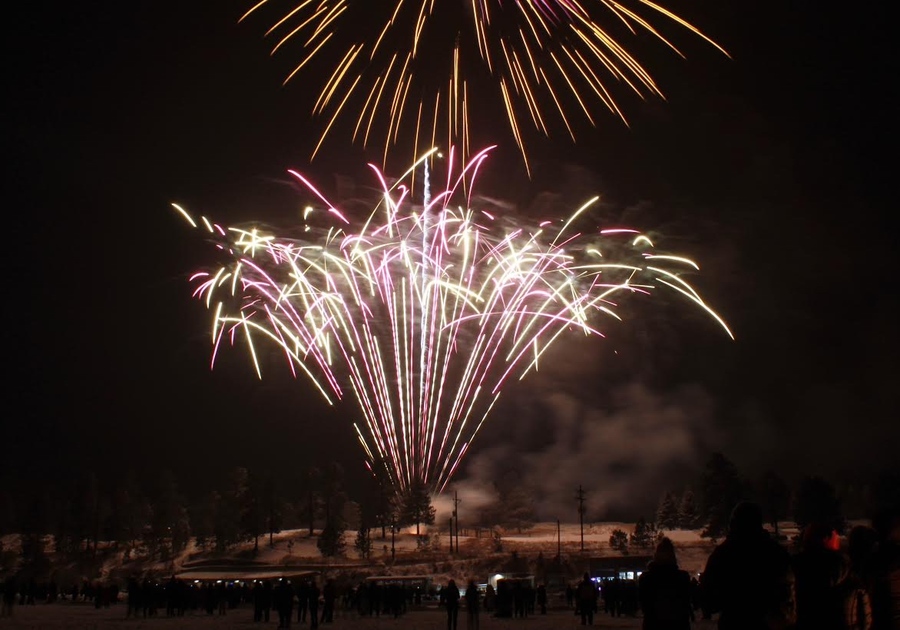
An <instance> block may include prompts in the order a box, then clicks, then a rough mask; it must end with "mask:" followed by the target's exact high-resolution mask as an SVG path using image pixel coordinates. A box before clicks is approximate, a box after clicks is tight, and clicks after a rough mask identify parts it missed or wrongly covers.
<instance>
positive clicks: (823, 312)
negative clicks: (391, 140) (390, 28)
mask: <svg viewBox="0 0 900 630" xmlns="http://www.w3.org/2000/svg"><path fill="white" fill-rule="evenodd" d="M668 6H672V7H673V8H675V9H677V10H678V11H679V12H680V13H682V14H683V15H685V16H687V17H688V18H689V19H691V20H692V21H693V22H694V23H696V24H698V25H700V26H701V27H702V28H703V29H704V30H705V31H706V32H707V33H709V34H710V35H711V36H713V37H714V38H715V39H716V40H717V41H719V42H720V43H722V44H723V45H724V46H725V47H726V48H727V49H728V50H729V52H730V53H731V54H732V59H727V58H725V57H724V56H722V55H719V54H718V53H717V52H715V51H714V50H713V49H711V48H709V47H706V46H704V45H702V43H700V42H698V41H694V40H692V39H691V38H690V37H689V36H687V35H686V34H683V35H682V36H681V37H680V38H679V43H680V44H683V45H684V49H685V50H686V52H687V53H688V59H687V60H686V61H685V60H681V59H679V58H677V57H675V56H674V55H670V54H664V53H662V51H660V50H659V48H658V47H648V48H647V50H646V56H645V57H644V58H645V59H647V63H648V65H650V66H652V67H653V68H654V69H655V74H656V76H657V79H658V80H659V83H660V85H661V87H662V89H663V90H664V91H665V92H666V95H667V97H668V100H667V101H665V102H663V101H648V102H646V103H641V102H635V101H629V100H628V99H625V101H624V103H625V105H626V108H627V109H626V112H627V114H628V115H629V121H630V123H631V124H630V127H625V126H624V125H622V124H621V123H619V122H617V121H616V120H614V119H612V118H611V117H608V116H604V115H601V116H599V117H598V120H599V121H600V123H599V125H598V127H597V129H584V130H581V131H580V133H579V141H578V143H577V144H576V145H575V146H573V145H571V143H569V142H568V141H567V140H564V139H560V140H553V141H552V142H550V141H536V143H535V147H536V148H535V154H536V156H537V157H536V158H535V160H534V177H533V178H532V179H531V180H529V179H527V178H526V177H525V176H524V174H522V173H521V171H522V169H521V165H520V164H519V162H518V160H517V157H516V151H515V150H514V146H513V144H512V140H511V138H509V137H508V136H507V135H506V134H503V135H501V136H500V137H497V138H485V139H483V141H482V142H481V143H482V144H487V143H493V142H498V143H499V144H500V148H499V149H498V151H497V155H496V156H495V158H493V159H492V164H493V166H492V167H491V168H492V169H494V172H495V174H494V175H493V176H490V175H489V176H488V177H487V179H486V181H487V184H486V186H487V187H488V188H489V190H483V191H482V192H483V193H485V194H490V195H491V196H495V197H506V198H513V199H514V200H515V201H517V202H518V203H521V204H527V203H528V199H529V198H535V197H536V195H537V194H538V193H541V192H547V191H549V192H553V193H556V194H558V195H561V196H563V197H564V198H566V199H569V198H572V200H573V202H577V201H580V200H581V199H576V197H579V196H581V194H582V193H584V195H583V196H582V198H583V197H586V196H588V195H589V194H593V193H600V194H602V195H603V198H604V201H605V206H604V207H605V208H607V209H608V211H609V212H612V213H617V214H616V216H620V217H623V218H627V219H629V220H630V222H631V223H632V224H637V225H636V227H639V228H642V229H646V230H657V231H659V232H660V233H663V234H664V235H665V237H667V238H669V239H670V240H669V242H671V243H673V244H674V245H676V246H677V248H678V249H681V250H682V251H687V252H689V253H691V254H692V255H693V256H694V257H695V258H696V259H697V260H699V261H700V262H701V263H703V262H704V261H707V263H706V264H705V265H702V266H703V274H702V276H701V277H700V279H699V281H698V282H699V284H700V286H701V287H702V289H703V291H704V294H705V295H706V296H707V298H708V300H709V301H710V303H712V304H714V305H715V306H716V307H717V309H718V310H719V311H720V312H721V313H722V314H723V315H724V316H725V317H726V318H727V319H728V321H729V323H730V324H731V325H732V327H733V329H734V330H735V332H736V335H737V341H735V342H731V341H727V340H725V339H723V338H722V335H721V334H720V332H719V331H718V330H716V329H715V328H714V327H713V326H711V325H709V324H708V323H707V322H703V323H699V322H698V321H695V319H696V318H693V319H692V318H690V317H684V318H682V315H683V311H684V310H687V309H682V310H679V309H665V310H664V316H656V317H650V318H648V320H647V321H642V322H639V324H638V325H637V326H636V330H634V331H633V332H631V333H629V335H626V336H623V337H622V339H620V340H619V341H620V342H621V344H622V345H620V346H617V349H618V350H623V352H620V355H616V356H621V355H625V356H626V358H625V359H621V360H620V361H619V363H615V360H613V359H612V358H611V357H612V355H611V353H610V351H609V350H608V349H607V348H606V347H605V346H603V345H602V344H597V345H588V348H587V349H584V348H583V347H581V346H579V347H578V348H569V347H564V348H563V349H562V351H561V352H560V353H559V356H557V357H556V358H555V359H554V358H553V357H551V359H550V367H551V369H550V370H549V375H546V374H548V371H547V370H545V371H544V372H542V376H541V377H540V378H539V379H537V380H536V381H535V382H534V383H533V384H532V385H533V386H531V387H528V388H518V389H516V388H514V389H513V390H511V391H510V393H509V396H507V397H506V398H505V399H504V404H503V405H501V407H500V408H499V409H498V411H497V414H496V417H495V418H493V419H492V421H491V422H490V423H489V425H490V426H488V427H487V429H486V431H485V434H484V436H483V437H484V439H483V443H482V444H481V445H480V450H479V449H476V451H477V452H476V453H475V454H474V456H473V457H472V467H471V469H470V470H469V471H468V472H469V475H470V477H471V478H472V479H475V480H476V481H477V480H478V479H486V478H490V477H491V476H492V475H495V474H496V473H495V472H491V465H492V462H494V463H496V462H499V461H508V460H510V458H513V459H514V458H516V457H519V458H520V459H522V460H523V461H524V463H523V464H522V466H529V463H528V462H529V461H531V462H532V463H531V464H530V465H531V466H532V467H533V469H534V470H537V471H541V470H552V469H553V467H554V466H557V465H559V462H560V461H561V460H564V459H566V458H568V459H569V461H570V462H583V463H584V462H591V461H593V462H596V461H597V460H598V459H602V460H603V462H604V463H602V464H600V465H597V466H596V468H595V469H594V470H595V473H596V475H597V479H607V480H611V481H613V482H615V483H617V484H620V486H621V485H622V484H623V483H624V484H625V485H627V483H625V482H627V481H628V480H640V481H639V482H637V481H636V482H635V483H646V484H649V485H650V486H652V485H653V484H654V483H656V482H660V483H662V482H661V481H660V480H661V479H664V478H665V475H667V474H669V473H670V472H671V471H673V470H683V469H684V468H685V467H688V468H689V467H690V464H691V462H695V463H696V461H702V458H703V455H704V453H706V452H708V451H709V450H710V449H716V448H721V449H724V450H725V452H726V453H727V454H728V455H729V456H730V457H732V458H733V459H734V460H735V461H736V462H738V464H739V465H740V466H741V467H742V469H744V470H746V471H747V472H748V474H753V473H755V472H757V471H761V470H763V469H765V468H767V467H770V466H771V467H776V468H779V469H780V470H783V471H784V472H785V473H786V474H789V475H798V474H806V473H810V472H818V473H822V474H828V475H837V476H842V477H854V476H864V475H866V474H869V473H871V472H874V471H877V470H879V469H881V468H884V467H886V466H888V465H890V463H891V460H892V458H891V455H892V449H896V448H897V447H898V446H900V439H898V438H900V429H898V423H897V419H898V417H900V413H898V411H900V409H898V396H897V387H896V383H897V380H898V378H897V377H898V370H897V367H896V365H897V363H896V356H897V351H898V349H900V348H898V341H897V332H896V312H897V306H898V293H897V276H896V274H895V273H894V257H895V256H896V252H897V239H896V233H895V232H894V231H893V230H892V227H893V226H892V223H893V222H891V221H889V220H888V217H889V216H890V214H891V213H892V212H893V211H894V207H895V205H896V201H895V199H894V198H893V196H891V195H889V187H890V188H893V186H890V185H889V182H890V179H889V178H890V177H893V176H894V172H893V169H891V168H890V165H891V164H892V163H894V162H895V160H894V159H892V157H891V156H892V155H893V154H894V153H895V152H896V144H897V143H896V141H897V137H896V134H895V133H894V120H893V114H895V110H896V100H895V98H894V96H893V86H892V83H893V82H892V77H893V74H894V72H895V71H894V70H893V68H894V66H895V64H896V54H895V52H894V48H893V47H891V48H889V47H888V24H890V23H891V22H890V21H889V20H888V18H887V15H886V14H883V15H879V14H878V12H879V11H886V6H885V7H881V6H880V5H877V4H876V5H870V6H867V7H866V10H865V11H862V10H856V9H853V8H848V7H846V6H844V7H840V6H837V5H835V4H834V3H821V2H815V3H814V2H811V1H809V0H798V1H795V2H790V3H783V2H776V1H775V0H763V1H762V2H755V3H747V2H743V3H741V2H712V1H708V2H700V1H699V0H681V1H680V2H678V3H676V4H671V5H668ZM245 8H246V6H245V5H244V4H243V3H241V2H237V1H233V0H227V1H225V2H202V1H196V0H195V1H194V2H174V1H172V0H161V1H157V2H144V3H141V2H137V3H135V2H112V1H110V0H101V1H99V2H92V3H62V2H56V1H51V2H27V3H19V5H18V6H17V8H16V9H14V13H13V16H12V17H8V18H7V19H6V20H5V23H6V34H7V40H8V42H9V44H8V48H7V49H8V53H7V61H8V66H9V67H8V69H7V73H6V85H7V89H6V92H5V93H6V94H7V97H6V98H5V107H4V111H5V114H4V116H3V121H4V124H5V125H6V127H7V131H6V133H5V134H4V136H5V138H6V140H5V142H4V147H5V148H6V151H7V155H8V157H7V160H6V161H5V162H6V167H5V169H4V176H5V180H6V185H5V187H4V188H5V194H4V199H5V203H4V207H5V213H6V217H7V221H8V224H7V231H6V233H7V251H8V252H9V257H8V262H7V265H6V269H7V274H6V282H5V294H6V309H5V312H6V317H7V321H8V323H7V325H6V326H5V327H4V331H5V335H6V337H7V339H6V344H5V347H6V348H7V352H6V356H7V361H6V366H7V369H6V370H5V372H6V377H5V378H6V381H7V387H6V388H5V389H6V391H7V392H8V396H7V409H8V411H7V413H5V414H3V420H0V427H2V443H3V450H4V457H3V464H2V466H3V467H4V468H7V469H8V470H13V471H16V474H30V475H37V476H39V477H42V478H43V477H50V476H57V475H60V474H68V473H69V472H70V471H73V470H74V471H78V470H84V469H97V470H107V469H109V470H116V471H120V470H124V469H126V468H129V467H132V468H137V469H155V468H158V467H161V466H167V467H171V468H174V469H175V470H176V472H178V473H179V475H180V476H181V477H183V478H185V479H186V481H185V483H189V484H192V487H194V488H195V489H203V488H204V487H205V486H208V485H209V484H210V483H212V482H213V480H214V479H215V478H216V476H217V475H219V474H221V472H222V471H223V470H226V469H228V468H231V467H233V466H235V465H238V464H249V465H251V466H271V467H272V468H273V469H274V470H276V471H279V472H285V471H290V470H293V469H296V468H297V467H302V466H305V465H306V463H307V462H309V461H315V462H318V463H323V462H327V461H330V460H332V459H334V460H338V461H343V462H345V463H346V466H347V468H348V469H350V470H353V471H357V472H358V471H359V470H360V467H359V463H360V461H361V454H360V451H359V449H358V447H357V445H356V443H355V441H353V440H352V435H351V433H350V431H349V423H348V422H345V420H346V415H347V414H349V413H352V412H353V409H352V407H351V406H349V405H350V403H347V405H348V406H347V407H345V408H344V409H343V413H342V410H341V409H340V408H339V409H329V408H327V407H326V406H325V405H324V404H323V403H321V402H320V401H319V400H318V399H316V398H315V397H313V396H312V395H311V394H310V392H309V387H308V386H307V385H306V384H304V383H302V382H299V383H295V382H291V380H290V379H289V378H288V377H287V376H286V375H284V374H280V373H279V372H278V371H277V370H276V371H270V373H269V374H268V375H267V377H266V379H265V380H264V381H263V382H258V381H257V380H256V379H255V377H254V376H253V374H252V373H251V371H250V368H249V365H247V364H246V361H245V360H244V355H243V352H232V353H230V355H229V356H226V357H225V359H224V360H223V362H222V364H221V365H220V366H219V367H218V368H217V370H216V371H214V372H210V371H209V369H208V361H209V352H210V347H209V344H208V341H207V339H208V337H207V336H206V330H207V320H208V316H207V314H206V312H205V310H204V309H203V307H202V306H201V305H200V304H199V303H197V302H195V301H192V300H191V299H190V295H189V285H188V284H187V282H186V276H187V274H188V273H189V272H191V271H193V270H195V269H196V268H197V267H199V266H202V265H203V264H205V263H207V262H208V258H206V255H207V254H208V250H207V249H206V248H205V247H203V246H202V244H201V243H199V242H198V241H197V240H196V237H195V235H194V234H192V233H191V232H190V231H189V230H187V229H186V228H185V225H184V224H183V223H182V222H181V221H180V220H179V219H178V218H177V217H176V216H175V215H174V214H173V213H172V212H171V211H170V208H169V202H171V201H177V202H179V203H182V204H183V205H185V206H187V207H189V208H191V209H192V210H193V211H194V212H195V213H197V214H200V213H204V214H209V215H211V216H214V217H216V218H218V219H220V220H222V221H224V222H228V221H247V220H254V219H264V220H267V221H270V222H273V223H278V222H279V221H282V222H285V221H286V220H287V219H289V217H282V216H281V215H282V213H286V212H288V209H289V208H291V207H292V206H291V203H290V200H289V199H288V198H286V195H285V188H284V186H282V185H281V184H280V183H279V182H281V181H283V179H284V174H285V171H286V169H288V168H296V169H298V170H301V171H303V172H306V173H309V174H311V175H312V177H313V178H314V179H316V180H317V181H320V182H323V185H324V186H325V187H326V188H327V187H328V186H332V187H333V183H334V175H336V174H338V175H344V174H347V175H354V176H355V175H357V174H358V173H360V172H362V170H363V169H362V165H363V164H364V162H365V161H366V160H368V159H375V158H377V154H376V155H366V154H365V152H364V151H363V150H362V149H361V148H360V147H351V146H329V145H326V150H325V151H324V152H323V154H322V156H321V158H320V159H317V160H316V161H315V162H313V163H312V164H310V163H309V159H308V158H309V149H310V147H311V146H312V144H311V143H312V141H313V140H314V139H315V138H314V136H315V130H317V129H318V128H319V126H318V125H319V124H320V122H321V121H318V122H317V121H312V120H311V119H310V116H309V113H308V111H309V96H310V94H311V93H312V88H307V87H306V86H304V85H303V83H302V82H299V83H294V84H291V85H289V86H288V87H287V88H283V87H281V81H282V79H283V77H284V75H285V73H286V71H287V70H288V69H289V62H290V61H292V59H289V58H277V57H276V58H275V59H272V58H270V57H269V56H268V51H269V45H268V44H267V43H266V42H264V41H262V31H263V24H262V23H261V22H255V23H245V24H240V25H239V24H238V23H237V18H238V17H239V16H240V14H241V13H242V12H243V10H244V9H245ZM312 80H313V79H312V78H310V81H312ZM889 114H891V115H890V116H889ZM497 127H498V129H503V128H504V127H503V126H502V125H497ZM476 142H477V140H476ZM366 183H369V182H366ZM890 192H893V190H891V191H890ZM682 319H683V320H684V321H682ZM569 350H575V354H576V355H577V356H575V358H573V355H572V354H571V353H570V352H568V351H569ZM554 361H555V362H556V364H558V367H559V370H557V371H555V372H554V368H553V366H554ZM554 375H555V376H554ZM542 392H543V394H542ZM560 397H562V399H561V398H560ZM534 409H541V410H543V411H542V412H541V414H537V413H536V412H534ZM529 410H530V411H531V415H529V413H528V412H529ZM536 415H541V418H540V419H539V420H540V421H538V420H537V419H535V420H534V421H533V422H532V420H531V419H530V418H531V416H536ZM513 418H515V420H513ZM573 418H578V420H577V421H575V422H576V423H577V424H590V427H589V428H587V429H585V428H581V429H579V431H584V432H585V433H584V435H586V436H590V439H583V440H580V445H579V447H578V449H581V451H579V452H578V453H574V452H569V451H566V449H563V448H561V447H559V444H560V443H561V441H562V439H563V435H562V433H560V431H561V429H560V428H559V427H560V426H562V425H563V424H565V423H566V422H572V421H573V420H572V419H573ZM661 418H662V420H661ZM510 426H518V427H519V428H520V429H521V431H519V432H518V435H519V436H520V437H519V439H520V441H521V444H518V445H517V444H516V442H515V441H513V443H512V444H511V443H509V442H508V441H507V442H505V443H501V444H498V442H502V441H503V440H504V438H503V436H504V435H508V433H507V432H508V431H509V428H510ZM615 427H619V428H618V429H616V428H615ZM569 437H571V435H569ZM567 439H568V438H567ZM548 443H551V444H552V445H554V446H553V448H550V447H548V446H547V444H548ZM584 444H590V445H592V446H591V448H592V449H595V450H593V451H590V452H583V450H584V448H585V446H584ZM667 444H668V445H670V446H666V445H667ZM677 444H681V446H671V445H677ZM498 449H499V450H498ZM576 450H577V449H576ZM670 450H671V451H672V452H670ZM501 451H502V452H501ZM522 453H528V457H525V458H522ZM584 465H589V464H584ZM579 470H584V468H583V467H581V468H579ZM285 474H288V473H287V472H285ZM572 474H573V475H575V474H576V473H572ZM578 474H581V473H578ZM592 474H593V473H592ZM523 476H524V473H523ZM564 481H565V483H569V482H570V481H571V482H573V483H577V481H576V478H575V477H572V478H571V479H569V478H565V479H564ZM600 485H603V484H602V483H600ZM551 491H552V488H550V489H547V492H551ZM615 500H616V499H615V497H612V498H610V501H612V502H615Z"/></svg>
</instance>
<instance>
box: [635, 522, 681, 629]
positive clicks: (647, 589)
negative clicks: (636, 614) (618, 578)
mask: <svg viewBox="0 0 900 630" xmlns="http://www.w3.org/2000/svg"><path fill="white" fill-rule="evenodd" d="M638 594H639V596H640V604H641V610H643V612H644V622H643V626H642V627H643V629H644V630H690V627H691V621H692V620H693V617H694V611H693V609H692V608H691V577H690V575H688V572H687V571H682V570H681V569H679V568H678V560H677V558H676V557H675V546H674V545H673V544H672V541H671V540H669V539H668V538H663V539H662V540H661V541H660V542H659V544H658V545H657V546H656V552H655V553H654V554H653V560H652V561H651V562H650V564H649V565H648V566H647V570H646V571H644V572H643V573H642V574H641V577H640V578H639V581H638Z"/></svg>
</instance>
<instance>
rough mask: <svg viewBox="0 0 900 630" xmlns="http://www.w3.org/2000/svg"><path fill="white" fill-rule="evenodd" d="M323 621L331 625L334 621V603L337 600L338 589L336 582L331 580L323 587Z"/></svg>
mask: <svg viewBox="0 0 900 630" xmlns="http://www.w3.org/2000/svg"><path fill="white" fill-rule="evenodd" d="M322 599H323V602H322V603H323V606H322V619H321V620H320V621H322V622H323V623H331V622H332V621H334V602H335V600H336V599H337V589H336V587H335V585H334V580H333V579H331V578H329V579H327V580H326V581H325V586H324V587H322Z"/></svg>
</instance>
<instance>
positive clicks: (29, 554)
mask: <svg viewBox="0 0 900 630" xmlns="http://www.w3.org/2000/svg"><path fill="white" fill-rule="evenodd" d="M433 522H434V507H433V506H432V504H431V496H430V493H429V492H428V490H427V488H426V487H425V486H424V485H413V486H412V487H411V488H410V489H409V491H408V492H407V493H405V494H404V495H403V496H400V497H397V496H395V493H394V492H393V491H392V490H391V488H390V487H389V486H388V485H387V484H383V483H379V482H378V481H377V480H374V479H373V480H371V482H370V483H369V484H368V485H367V486H366V487H362V488H357V489H356V493H355V494H354V495H352V496H351V495H350V494H349V493H348V491H347V489H346V488H345V484H344V475H343V471H342V469H341V467H340V466H338V465H337V464H333V465H331V466H330V467H328V468H327V469H325V470H320V469H318V468H309V469H308V470H307V471H306V472H305V474H303V475H302V477H301V478H299V479H294V480H291V481H290V482H287V481H285V480H282V479H279V478H278V477H276V476H275V475H273V474H270V473H267V472H262V471H254V470H248V469H247V468H235V469H233V470H232V471H230V472H229V473H228V474H227V475H225V476H224V477H223V478H222V480H221V483H220V484H219V485H218V487H217V488H215V489H213V490H211V491H210V492H208V493H206V494H204V495H202V496H199V497H193V498H190V499H189V498H188V497H187V496H185V494H184V493H182V492H181V490H180V488H179V483H178V479H177V478H176V476H175V475H174V474H173V473H172V472H171V471H163V472H161V473H160V474H159V475H158V477H157V478H156V479H153V480H151V481H150V482H149V483H147V482H146V481H145V483H143V484H141V483H139V482H138V477H137V475H135V474H134V473H130V474H127V475H125V476H123V477H121V478H119V477H115V478H111V479H101V478H100V477H98V475H97V474H95V473H86V474H84V475H82V476H78V477H73V478H70V479H63V480H60V481H59V482H58V483H54V484H42V485H41V486H40V488H39V489H37V490H35V489H34V488H28V489H26V488H24V487H17V486H16V484H15V482H12V481H9V480H0V536H2V535H7V534H18V535H20V539H21V550H20V554H14V553H13V552H12V551H11V550H10V549H5V550H4V549H3V548H2V543H0V556H2V559H0V561H2V566H0V570H6V569H10V568H12V567H14V566H19V567H27V569H28V571H29V572H30V573H35V574H42V573H45V572H46V571H47V570H48V569H49V557H48V554H49V553H50V552H52V553H54V554H55V555H56V558H57V560H82V561H83V560H86V559H90V558H96V557H97V556H98V552H101V554H102V553H106V552H110V551H113V552H122V553H123V556H124V560H125V561H126V562H128V561H130V560H133V559H136V558H137V557H138V556H140V558H142V559H145V560H151V561H163V562H165V561H168V560H171V559H172V558H173V557H175V556H176V555H177V554H179V553H181V552H183V551H184V550H185V549H186V548H187V546H188V544H189V543H190V542H191V541H192V540H194V542H195V544H196V546H197V547H198V548H199V549H200V550H202V551H208V552H219V553H226V552H228V551H229V550H230V549H232V548H233V547H235V546H236V545H238V544H242V543H246V542H248V541H252V542H253V550H254V551H258V549H259V546H260V542H261V541H262V542H263V544H266V542H268V544H272V543H273V539H274V535H275V534H276V533H277V532H279V531H281V530H284V529H306V530H308V532H309V535H311V536H312V535H313V534H314V533H315V534H317V536H318V538H317V543H318V546H319V550H320V551H321V553H322V554H323V555H326V556H332V555H338V554H340V553H342V552H343V551H344V545H345V543H344V538H345V537H344V533H345V531H346V530H347V529H348V528H351V527H352V528H354V529H356V530H357V531H358V534H357V542H356V547H357V550H358V551H359V552H360V554H362V555H368V551H369V550H370V549H371V537H370V531H371V530H375V531H376V532H377V530H378V529H380V530H381V532H380V533H381V536H382V537H386V535H387V530H388V528H390V527H400V526H407V525H416V526H418V525H419V524H421V523H433ZM376 535H377V533H376Z"/></svg>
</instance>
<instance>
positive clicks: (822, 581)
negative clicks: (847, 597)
mask: <svg viewBox="0 0 900 630" xmlns="http://www.w3.org/2000/svg"><path fill="white" fill-rule="evenodd" d="M839 547H840V546H839V542H838V540H837V533H836V532H834V531H833V530H832V528H831V527H830V526H827V525H823V524H821V523H813V524H811V525H809V526H807V527H806V529H805V530H804V532H803V549H802V550H801V551H800V552H799V553H797V554H796V555H795V556H794V557H793V559H792V564H793V569H794V579H795V580H796V591H797V626H796V628H797V630H843V626H844V620H843V619H844V612H843V606H842V604H843V600H842V598H841V597H840V595H839V592H840V586H841V582H842V581H843V580H844V578H845V577H846V571H847V566H846V564H845V562H844V559H843V557H841V554H840V552H839V551H838V549H839Z"/></svg>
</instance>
